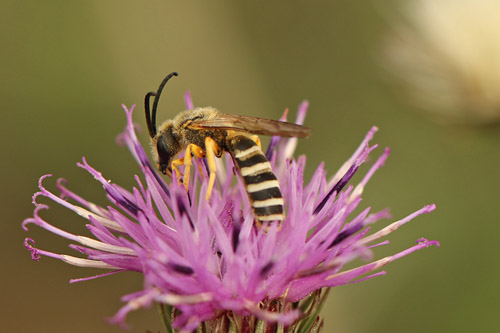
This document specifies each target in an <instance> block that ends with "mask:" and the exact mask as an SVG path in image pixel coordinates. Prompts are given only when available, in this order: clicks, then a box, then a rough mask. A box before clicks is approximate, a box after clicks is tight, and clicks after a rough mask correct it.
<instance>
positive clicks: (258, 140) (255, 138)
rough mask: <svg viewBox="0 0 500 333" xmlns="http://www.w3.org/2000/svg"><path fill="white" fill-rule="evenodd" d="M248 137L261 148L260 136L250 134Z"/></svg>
mask: <svg viewBox="0 0 500 333" xmlns="http://www.w3.org/2000/svg"><path fill="white" fill-rule="evenodd" d="M250 139H252V141H253V142H255V143H256V144H257V146H259V148H260V149H262V144H261V143H260V138H259V136H258V135H252V136H251V137H250Z"/></svg>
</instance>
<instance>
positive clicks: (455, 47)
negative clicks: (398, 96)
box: [386, 0, 500, 123]
mask: <svg viewBox="0 0 500 333" xmlns="http://www.w3.org/2000/svg"><path fill="white" fill-rule="evenodd" d="M499 13H500V2H498V1H497V0H411V1H406V2H405V6H404V7H403V11H402V20H401V22H399V23H398V22H396V23H395V24H394V26H395V29H394V33H393V34H392V35H391V36H390V39H389V42H388V44H387V49H386V51H387V52H386V58H387V65H388V67H389V68H390V69H391V70H392V72H393V73H394V74H396V75H397V76H399V77H401V78H402V80H403V81H404V83H406V84H407V85H408V87H409V88H410V89H409V90H410V92H411V93H412V95H413V96H414V97H415V99H416V100H417V101H418V102H421V104H422V105H423V106H424V107H426V108H427V109H429V111H432V112H433V114H434V115H436V116H438V117H439V119H444V120H455V121H475V122H479V123H488V122H498V121H499V120H500V64H499V62H498V58H499V57H500V29H499V28H500V26H499Z"/></svg>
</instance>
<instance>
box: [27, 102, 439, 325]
mask: <svg viewBox="0 0 500 333" xmlns="http://www.w3.org/2000/svg"><path fill="white" fill-rule="evenodd" d="M186 102H187V103H186V104H187V105H188V108H190V107H192V102H191V99H190V97H189V95H186ZM307 107H308V104H307V102H304V103H302V104H301V105H300V107H299V110H298V117H297V123H299V124H301V123H302V122H303V120H304V117H305V114H306V111H307ZM123 109H124V110H125V112H126V116H127V126H126V128H125V131H124V132H123V134H121V136H120V141H121V142H123V143H124V144H125V145H127V147H128V148H129V150H130V152H131V153H132V155H133V156H134V158H135V159H136V160H137V162H138V164H139V166H140V170H141V177H138V176H135V180H136V181H137V186H136V187H134V188H133V189H132V190H130V191H129V190H126V189H124V188H122V187H120V186H118V185H116V184H114V183H112V182H110V181H108V179H106V178H105V177H104V176H103V175H102V174H101V173H100V172H99V171H97V170H96V169H94V168H93V167H91V166H90V165H89V164H88V163H87V161H86V160H85V158H83V160H82V162H81V163H78V166H80V167H82V168H83V169H85V170H86V171H88V172H89V173H90V174H91V175H92V176H93V177H94V178H95V179H96V180H97V181H98V182H100V183H101V184H102V186H103V188H104V190H105V191H106V194H107V197H108V199H109V201H110V205H109V206H107V207H101V206H98V205H96V204H94V203H92V202H91V201H88V200H87V199H85V198H82V197H81V196H79V195H78V194H76V193H74V192H72V191H71V190H69V189H68V188H67V187H66V183H65V181H63V180H59V181H58V182H57V187H58V189H59V192H60V196H57V195H55V194H54V193H52V192H50V191H48V190H47V189H46V188H45V187H44V185H43V183H44V181H45V180H46V179H47V178H48V177H50V175H46V176H43V177H42V178H41V179H40V182H39V187H40V192H38V193H36V194H35V195H34V197H33V203H34V205H35V212H34V217H33V218H28V219H26V220H25V221H24V222H23V227H24V228H25V229H27V225H28V224H31V223H33V224H36V225H38V226H40V227H42V228H44V229H46V230H48V231H50V232H52V233H55V234H57V235H59V236H61V237H64V238H67V239H69V240H70V241H72V242H74V243H75V244H72V245H70V247H71V248H72V249H74V250H76V251H78V252H80V253H81V254H82V255H83V258H82V257H75V256H71V255H66V254H58V253H53V252H50V251H47V250H42V249H39V248H37V247H36V246H35V243H34V241H33V240H32V239H30V238H26V240H25V246H26V247H27V248H28V249H29V250H30V251H31V255H32V258H33V259H34V260H39V259H40V257H41V256H47V257H52V258H56V259H59V260H62V261H64V262H66V263H68V264H71V265H76V266H81V267H97V268H102V269H104V270H106V272H105V273H103V274H101V275H98V276H92V277H88V278H82V279H76V280H71V281H70V282H79V281H85V280H89V279H94V278H97V277H103V276H107V275H110V274H113V273H119V272H123V271H135V272H138V273H140V274H142V275H143V279H144V288H143V290H140V291H137V292H134V293H131V294H129V295H126V296H124V297H123V301H124V302H125V305H124V306H123V307H122V308H121V309H120V310H119V311H118V312H117V313H116V315H115V316H114V317H113V318H112V319H111V321H112V322H114V323H120V324H122V325H124V321H125V317H126V316H127V314H128V313H129V312H130V311H132V310H136V309H138V308H143V307H149V306H150V305H151V304H152V303H154V302H156V303H159V304H160V306H161V309H162V310H163V320H164V321H165V323H166V326H167V327H168V328H169V331H170V327H174V328H175V329H177V330H180V331H181V332H188V331H191V330H194V329H196V328H198V327H202V328H203V329H204V330H205V331H207V332H223V331H224V332H225V331H231V332H232V331H235V330H236V331H244V332H270V331H276V330H278V329H283V328H285V327H286V328H287V329H286V331H287V332H319V331H321V329H322V325H323V321H322V319H321V318H320V317H319V315H318V313H319V310H320V308H321V305H322V303H323V301H324V299H325V297H326V294H327V290H328V289H329V288H330V287H335V286H339V285H343V284H350V283H355V282H360V281H364V280H366V279H370V278H373V277H375V276H379V275H382V274H385V272H384V271H380V269H381V267H383V266H385V265H386V264H388V263H390V262H392V261H394V260H396V259H399V258H401V257H403V256H406V255H407V254H409V253H412V252H414V251H416V250H419V249H422V248H425V247H428V246H430V245H439V244H438V242H436V241H428V240H426V239H419V240H418V241H417V244H416V245H414V246H412V247H410V248H408V249H406V250H403V251H401V252H399V253H397V254H395V255H392V256H389V257H385V258H382V259H379V260H374V261H370V260H371V258H372V249H373V248H374V247H377V246H380V245H384V244H387V243H388V241H386V240H380V239H381V238H383V237H385V236H387V235H388V234H389V233H391V232H393V231H395V230H396V229H398V228H399V227H400V226H402V225H403V224H405V223H407V222H409V221H410V220H412V219H413V218H415V217H417V216H418V215H421V214H424V213H429V212H431V211H432V210H434V208H435V206H434V205H428V206H425V207H423V208H422V209H419V210H418V211H416V212H414V213H412V214H410V215H408V216H407V217H405V218H403V219H400V220H398V221H396V222H393V223H391V224H389V225H388V226H386V227H384V228H382V229H380V230H379V231H377V232H374V233H371V234H370V233H369V231H370V225H371V224H373V223H375V222H376V221H379V220H381V219H384V218H389V213H388V210H387V209H386V210H382V211H379V212H374V213H372V212H370V208H369V207H368V208H365V209H364V210H362V211H361V212H360V213H358V214H357V215H355V216H353V215H354V214H353V212H354V210H355V209H356V208H357V207H358V206H359V204H360V202H361V194H362V192H363V190H364V187H365V186H366V184H367V182H368V180H369V179H370V178H371V177H372V175H373V174H374V172H375V171H376V170H377V169H379V168H380V167H381V166H382V165H383V164H384V162H385V160H386V158H387V156H388V155H389V149H386V150H385V151H384V152H383V153H382V154H381V156H380V157H379V158H378V159H377V160H376V161H375V163H374V164H373V165H372V166H371V168H370V169H369V170H368V172H367V173H366V175H365V176H364V178H363V179H362V180H361V182H360V183H359V184H357V185H356V186H352V185H348V182H349V181H350V179H351V178H352V176H353V175H354V174H355V173H356V172H357V170H358V168H359V167H360V166H361V165H362V164H363V163H364V162H365V161H366V159H367V157H368V155H369V154H370V153H371V152H372V151H373V150H374V149H375V148H376V147H377V146H376V145H374V146H369V141H370V140H371V139H372V137H373V135H374V133H375V131H376V128H372V129H371V130H370V131H369V132H368V134H367V136H366V137H365V139H364V140H363V142H362V143H361V145H360V146H359V148H358V149H357V150H356V151H355V153H354V154H353V155H352V157H351V158H350V159H349V160H348V161H347V162H346V163H345V164H344V165H343V166H342V168H341V169H340V170H339V171H338V172H337V173H336V174H335V175H334V176H333V177H331V178H330V179H327V178H326V172H325V170H324V168H323V164H321V165H320V166H319V167H318V168H317V169H316V171H315V172H314V174H313V176H312V178H311V180H310V181H309V183H307V184H304V180H303V173H304V169H305V166H306V158H305V157H304V156H301V157H299V158H298V159H294V158H293V157H292V155H293V152H294V150H295V147H296V145H297V139H294V138H291V139H285V138H279V137H273V138H272V139H271V142H270V144H269V148H268V149H267V152H266V155H267V157H268V158H269V160H270V161H271V164H272V166H273V170H274V171H275V173H276V175H277V177H278V179H279V181H280V184H281V189H282V193H283V197H284V200H285V207H286V211H287V216H286V219H285V220H284V221H283V223H282V225H281V226H280V228H278V226H277V225H276V224H271V225H268V226H267V228H265V227H263V228H257V227H256V226H255V223H254V216H253V215H252V209H251V207H250V204H249V202H248V198H247V195H246V192H245V188H244V186H243V184H242V182H241V181H239V179H238V178H237V177H236V176H235V172H234V165H233V161H232V159H231V157H230V156H229V155H227V156H223V157H222V158H221V159H219V160H218V163H219V165H218V166H217V170H220V171H218V174H217V181H216V186H215V188H214V189H213V193H212V196H211V198H210V200H209V201H207V200H206V199H205V195H204V193H205V191H206V187H207V182H208V180H207V177H206V168H205V164H204V161H203V160H198V161H196V162H195V164H194V166H193V169H194V174H193V177H192V181H191V186H190V189H189V192H188V193H186V190H185V189H184V187H183V186H182V185H179V184H177V182H175V181H174V182H170V184H167V183H166V182H165V181H164V178H162V177H160V176H159V175H158V174H157V173H156V171H155V169H154V167H153V166H152V165H151V163H150V162H149V160H148V157H147V155H146V153H145V151H144V149H143V147H142V146H141V145H140V143H139V141H138V139H137V137H136V133H135V127H134V124H133V122H132V113H133V110H134V107H132V108H131V109H130V110H127V108H126V107H125V106H123ZM285 119H286V113H285V115H284V116H283V117H282V120H285ZM235 177H236V178H237V179H238V181H236V182H235V181H234V178H235ZM40 197H46V198H49V199H50V200H52V201H54V202H56V203H58V204H60V205H62V206H64V207H66V208H68V209H70V210H72V211H74V212H75V213H76V214H78V215H80V216H81V217H82V218H83V219H84V220H87V221H88V224H87V228H88V230H89V231H90V233H91V234H92V237H86V236H80V235H74V234H71V233H69V232H66V231H64V230H62V229H59V228H56V227H55V226H53V225H52V224H51V223H49V222H47V221H45V220H44V219H43V218H42V216H41V212H42V210H44V209H47V208H48V206H47V205H45V204H41V203H39V202H38V199H39V198H40ZM356 258H362V259H364V260H367V261H368V263H364V264H362V265H361V266H359V267H357V268H353V269H349V270H345V269H343V267H344V265H345V264H347V263H349V262H351V261H353V260H354V259H356Z"/></svg>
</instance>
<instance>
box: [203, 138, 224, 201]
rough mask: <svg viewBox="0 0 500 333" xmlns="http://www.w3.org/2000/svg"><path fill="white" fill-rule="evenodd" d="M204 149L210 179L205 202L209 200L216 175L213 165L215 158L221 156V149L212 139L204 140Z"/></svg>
mask: <svg viewBox="0 0 500 333" xmlns="http://www.w3.org/2000/svg"><path fill="white" fill-rule="evenodd" d="M205 148H206V150H207V162H208V170H209V171H210V179H209V180H208V188H207V197H206V198H207V200H208V199H210V195H211V194H212V188H213V187H214V184H215V175H216V171H217V169H216V165H215V157H220V156H221V154H222V151H221V148H220V147H219V145H218V144H217V142H215V141H214V140H213V139H212V138H210V137H206V138H205Z"/></svg>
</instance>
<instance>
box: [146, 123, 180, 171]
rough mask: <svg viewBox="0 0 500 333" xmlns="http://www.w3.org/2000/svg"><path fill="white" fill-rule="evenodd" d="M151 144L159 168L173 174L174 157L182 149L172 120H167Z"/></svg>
mask: <svg viewBox="0 0 500 333" xmlns="http://www.w3.org/2000/svg"><path fill="white" fill-rule="evenodd" d="M151 145H152V148H153V156H154V157H155V161H156V165H157V167H158V170H160V171H161V172H162V173H163V174H165V175H167V174H168V175H169V176H171V175H172V166H171V162H172V159H173V158H174V157H175V155H177V153H178V152H179V151H181V146H180V143H179V138H178V136H177V135H175V133H174V132H173V122H172V120H167V121H166V122H165V123H163V124H162V125H161V126H160V129H159V131H158V133H157V135H156V136H155V137H154V138H152V139H151Z"/></svg>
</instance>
